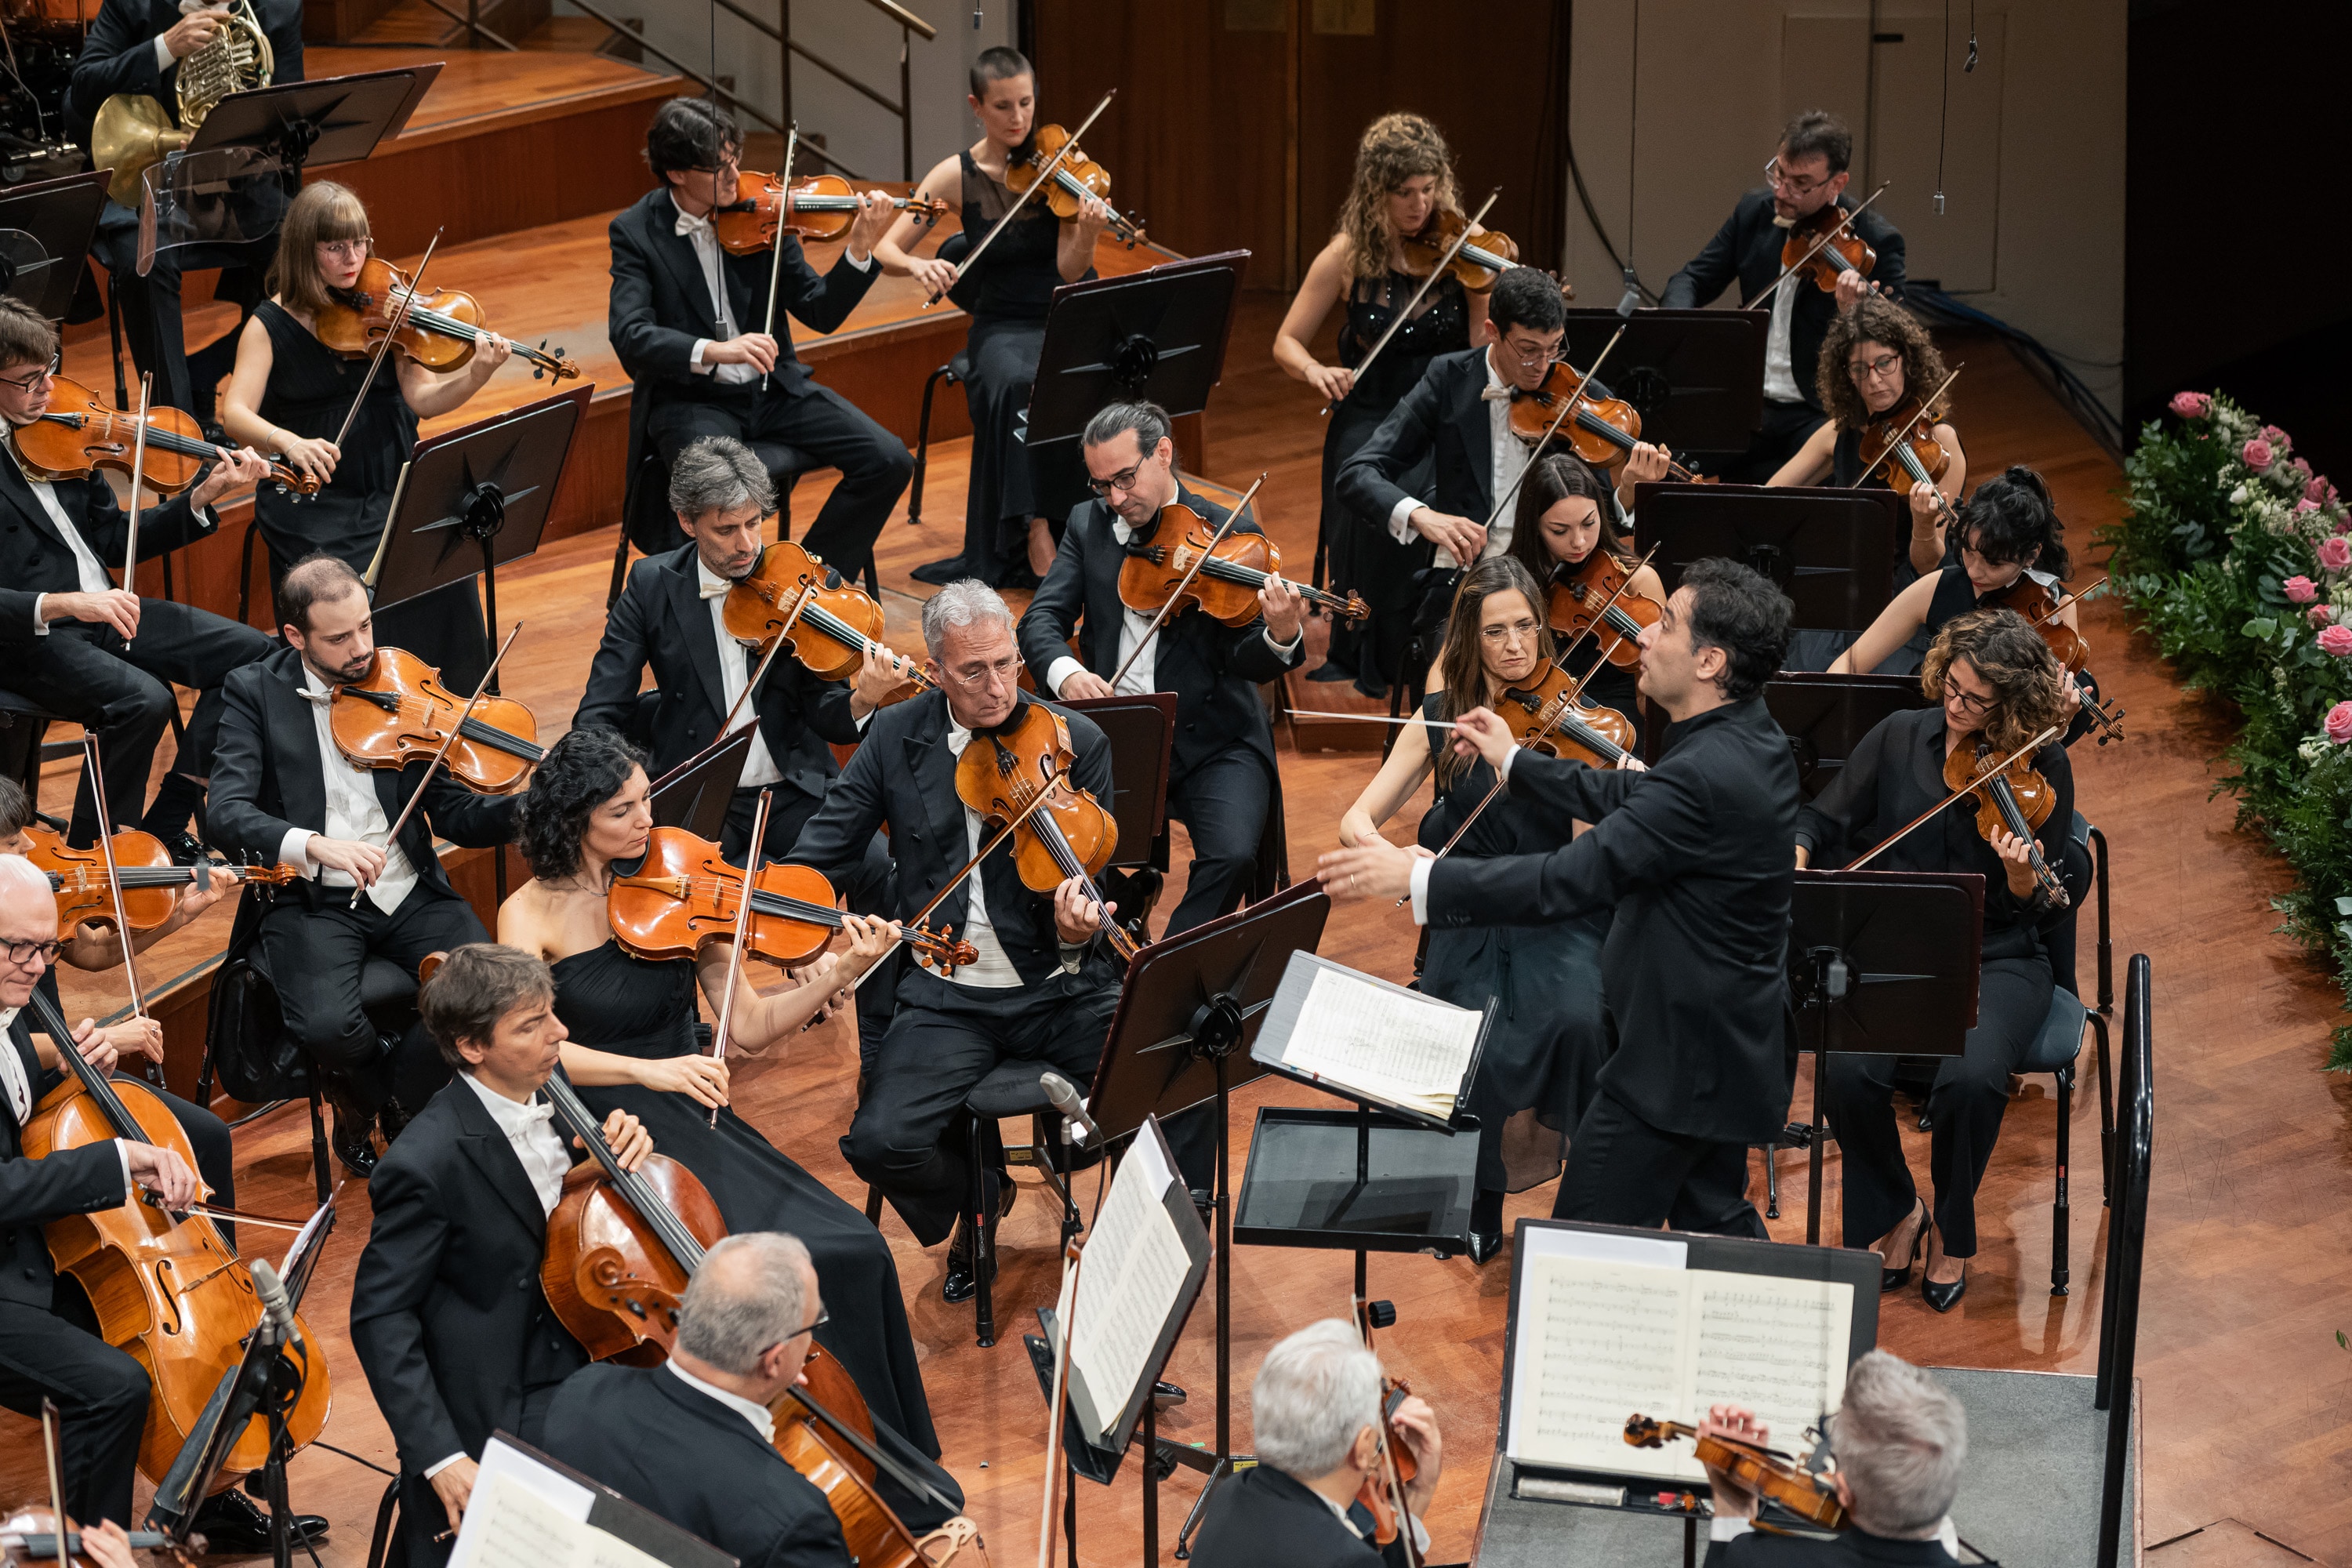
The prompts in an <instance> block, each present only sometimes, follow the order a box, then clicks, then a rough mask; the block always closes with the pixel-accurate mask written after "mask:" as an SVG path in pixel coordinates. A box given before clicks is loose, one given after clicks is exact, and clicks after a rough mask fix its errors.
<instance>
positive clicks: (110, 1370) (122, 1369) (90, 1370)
mask: <svg viewBox="0 0 2352 1568" xmlns="http://www.w3.org/2000/svg"><path fill="white" fill-rule="evenodd" d="M147 1392H148V1381H147V1373H146V1372H145V1371H144V1370H143V1369H142V1367H141V1366H140V1364H139V1363H137V1362H136V1361H134V1360H132V1359H131V1356H130V1355H129V1354H127V1353H126V1352H122V1351H119V1350H116V1349H115V1348H114V1347H113V1346H112V1345H110V1344H108V1343H107V1342H105V1341H104V1340H101V1339H100V1338H99V1337H98V1336H97V1335H96V1334H94V1333H89V1332H86V1331H83V1330H81V1329H79V1328H77V1327H75V1326H74V1325H73V1324H72V1323H70V1322H68V1321H66V1319H64V1318H63V1317H60V1316H59V1315H58V1313H56V1312H54V1311H50V1310H45V1309H43V1308H40V1307H35V1306H30V1305H27V1304H26V1303H24V1302H21V1301H0V1405H5V1406H6V1407H7V1408H8V1409H10V1410H14V1411H16V1412H17V1413H18V1414H19V1415H30V1416H33V1417H35V1418H36V1419H37V1418H38V1417H39V1415H40V1414H41V1401H42V1399H44V1398H49V1399H54V1400H56V1401H57V1403H58V1415H59V1416H60V1431H59V1433H58V1468H60V1469H61V1470H63V1471H64V1476H65V1504H66V1511H67V1512H68V1513H69V1514H71V1515H73V1516H74V1518H75V1519H76V1520H77V1521H80V1522H82V1523H85V1524H88V1523H91V1522H94V1521H100V1520H112V1521H114V1522H115V1523H117V1524H120V1525H122V1526H124V1527H125V1528H126V1529H127V1528H129V1526H130V1524H131V1475H132V1474H133V1472H135V1471H136V1470H137V1468H138V1466H139V1434H140V1432H141V1430H142V1428H143V1427H144V1426H146V1424H147Z"/></svg>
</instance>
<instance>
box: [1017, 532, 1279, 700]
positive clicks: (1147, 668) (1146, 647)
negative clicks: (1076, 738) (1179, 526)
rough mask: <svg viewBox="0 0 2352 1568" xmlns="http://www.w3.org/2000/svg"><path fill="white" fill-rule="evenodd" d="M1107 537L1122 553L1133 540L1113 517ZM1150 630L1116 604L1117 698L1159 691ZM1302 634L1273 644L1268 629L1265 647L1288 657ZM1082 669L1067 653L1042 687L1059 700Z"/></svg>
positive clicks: (1147, 619) (1156, 643)
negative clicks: (1123, 671) (1145, 638)
mask: <svg viewBox="0 0 2352 1568" xmlns="http://www.w3.org/2000/svg"><path fill="white" fill-rule="evenodd" d="M1110 536H1111V537H1112V538H1113V539H1115V540H1117V541H1118V545H1119V548H1120V549H1122V550H1124V549H1126V548H1127V542H1128V541H1129V540H1130V539H1133V538H1134V537H1135V530H1133V529H1131V528H1129V527H1128V526H1127V522H1126V521H1125V520H1124V519H1121V518H1118V517H1114V518H1113V519H1112V520H1111V525H1110ZM1182 613H1183V612H1182V611H1181V610H1180V611H1178V612H1177V614H1178V615H1181V614H1182ZM1175 618H1176V617H1175V616H1170V617H1169V619H1170V620H1173V619H1175ZM1150 629H1151V616H1145V615H1138V614H1137V613H1136V611H1135V609H1134V607H1133V606H1132V605H1129V604H1127V603H1126V602H1125V601H1124V600H1122V601H1121V602H1120V604H1119V622H1118V662H1117V663H1115V664H1113V665H1112V667H1111V668H1113V669H1117V668H1119V666H1121V665H1125V666H1126V668H1127V673H1126V674H1125V675H1123V676H1120V677H1119V680H1118V685H1117V686H1115V687H1113V688H1112V690H1114V691H1115V692H1117V693H1118V695H1119V696H1121V697H1139V696H1141V695H1143V694H1144V693H1145V692H1147V691H1157V690H1159V689H1160V687H1159V685H1158V684H1157V683H1158V680H1159V677H1160V639H1159V638H1158V637H1153V638H1152V639H1151V641H1150V643H1149V644H1144V643H1143V634H1144V633H1146V632H1148V631H1150ZM1167 629H1168V628H1167V627H1166V626H1161V627H1160V630H1161V631H1163V632H1164V631H1166V630H1167ZM1306 635H1307V628H1306V627H1305V626H1300V627H1299V628H1298V632H1297V636H1294V637H1292V638H1291V639H1290V640H1289V641H1288V642H1286V643H1283V642H1276V641H1275V640H1274V632H1273V630H1272V629H1271V628H1269V629H1268V630H1267V631H1266V633H1265V646H1266V647H1270V648H1272V649H1273V650H1274V651H1275V652H1276V653H1278V654H1280V655H1282V657H1283V658H1289V657H1290V655H1291V653H1292V651H1293V650H1295V649H1296V648H1297V647H1298V644H1299V640H1300V638H1302V637H1306ZM1139 644H1141V645H1143V651H1142V652H1141V653H1140V654H1136V652H1135V650H1136V647H1137V646H1138V645H1139ZM1131 654H1132V655H1134V656H1135V662H1134V663H1132V664H1129V663H1128V658H1129V655H1131ZM1085 668H1087V667H1086V666H1085V665H1084V664H1082V663H1080V662H1079V661H1078V660H1076V659H1075V658H1071V657H1070V656H1069V655H1068V654H1064V655H1063V656H1062V657H1061V658H1057V659H1055V661H1054V662H1053V663H1051V664H1049V665H1047V666H1046V667H1045V685H1046V687H1047V689H1050V690H1051V691H1052V692H1053V693H1054V695H1055V696H1056V697H1059V696H1060V695H1061V694H1062V684H1063V682H1065V681H1066V680H1068V679H1070V677H1072V676H1074V675H1076V674H1078V673H1079V672H1080V671H1082V670H1084V669H1085Z"/></svg>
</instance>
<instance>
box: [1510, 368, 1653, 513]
mask: <svg viewBox="0 0 2352 1568" xmlns="http://www.w3.org/2000/svg"><path fill="white" fill-rule="evenodd" d="M1631 325H1633V323H1632V322H1631V321H1620V322H1618V323H1617V330H1616V331H1614V332H1612V333H1611V334H1610V338H1609V341H1608V342H1606V343H1604V344H1603V345H1601V352H1600V353H1598V354H1596V355H1594V356H1593V360H1592V368H1591V370H1588V371H1586V372H1585V373H1584V374H1582V375H1580V376H1579V377H1577V381H1576V390H1575V391H1574V392H1571V393H1570V394H1569V395H1567V396H1566V397H1563V398H1561V399H1560V403H1559V413H1557V414H1555V415H1553V416H1551V423H1550V424H1549V425H1548V426H1544V433H1543V434H1542V435H1540V436H1538V437H1536V444H1535V445H1534V446H1532V447H1528V460H1527V461H1526V462H1524V463H1521V464H1520V465H1519V471H1518V472H1517V473H1516V474H1514V475H1512V476H1511V482H1510V485H1509V487H1508V488H1507V489H1505V490H1504V491H1503V493H1502V496H1501V498H1500V499H1498V500H1496V502H1495V510H1493V511H1490V512H1488V513H1487V514H1486V528H1487V530H1488V531H1492V530H1493V529H1494V526H1495V524H1496V521H1497V520H1499V519H1500V518H1501V517H1502V515H1503V509H1504V508H1505V507H1507V506H1509V505H1510V504H1511V502H1512V500H1515V499H1516V498H1517V495H1518V493H1519V486H1520V485H1522V484H1524V483H1526V482H1527V477H1528V469H1529V468H1534V467H1535V466H1536V459H1537V458H1540V457H1542V456H1543V449H1544V443H1545V442H1547V441H1549V440H1550V439H1551V438H1552V437H1553V436H1555V435H1556V434H1558V433H1559V427H1560V426H1561V425H1562V424H1564V423H1566V422H1567V419H1568V416H1570V415H1571V414H1573V413H1575V412H1576V409H1577V405H1580V404H1581V403H1582V402H1583V401H1584V389H1585V388H1586V387H1588V386H1591V384H1592V378H1593V377H1594V376H1596V375H1599V374H1601V361H1602V360H1605V359H1607V358H1608V357H1609V354H1610V351H1611V350H1612V349H1614V348H1616V346H1617V340H1618V339H1620V338H1622V337H1623V336H1624V335H1625V329H1626V328H1627V327H1629V326H1631ZM1500 341H1501V340H1500V339H1499V338H1498V339H1497V340H1496V342H1500ZM1568 368H1569V369H1570V370H1574V369H1575V368H1576V367H1575V366H1574V365H1570V366H1569V367H1568ZM1509 417H1510V414H1509V411H1508V410H1505V412H1504V418H1505V419H1506V420H1507V419H1508V418H1509Z"/></svg>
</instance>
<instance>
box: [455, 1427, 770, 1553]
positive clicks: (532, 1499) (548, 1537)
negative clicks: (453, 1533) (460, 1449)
mask: <svg viewBox="0 0 2352 1568" xmlns="http://www.w3.org/2000/svg"><path fill="white" fill-rule="evenodd" d="M735 1562H736V1559H735V1558H733V1557H730V1556H729V1555H728V1554H727V1553H726V1552H721V1551H719V1549H718V1548H717V1547H715V1546H713V1545H711V1544H710V1543H709V1542H707V1541H704V1540H703V1539H702V1538H701V1537H699V1536H697V1535H691V1534H688V1532H687V1531H683V1530H680V1529H679V1528H678V1527H677V1526H676V1525H674V1524H672V1523H670V1522H669V1521H667V1520H666V1519H663V1518H662V1517H660V1516H659V1515H658V1514H655V1513H651V1512H648V1511H647V1510H645V1509H642V1508H639V1507H638V1506H637V1505H636V1504H635V1503H633V1502H630V1501H629V1500H626V1499H625V1498H623V1497H622V1496H621V1495H620V1493H618V1492H616V1491H614V1490H613V1489H611V1488H609V1487H600V1486H596V1485H593V1484H592V1483H589V1482H587V1481H585V1480H584V1479H581V1478H580V1477H579V1475H578V1472H576V1471H573V1470H571V1469H568V1468H563V1467H560V1466H558V1465H556V1464H555V1463H554V1462H553V1461H551V1460H550V1459H548V1458H547V1457H546V1456H545V1455H543V1454H541V1453H540V1452H539V1451H538V1450H536V1449H533V1448H527V1447H523V1446H521V1445H520V1444H516V1443H512V1442H510V1441H509V1439H508V1438H507V1437H506V1436H504V1435H503V1434H500V1435H499V1436H493V1437H492V1438H491V1439H490V1440H489V1442H488V1444H486V1445H485V1446H484V1447H483V1449H482V1468H481V1474H480V1475H479V1477H478V1478H477V1479H476V1480H475V1482H474V1495H473V1497H472V1498H471V1499H470V1500H468V1501H467V1504H466V1518H465V1522H464V1524H463V1525H462V1527H461V1528H460V1529H459V1530H458V1531H457V1545H456V1546H454V1547H452V1548H451V1549H450V1552H449V1568H733V1564H734V1563H735Z"/></svg>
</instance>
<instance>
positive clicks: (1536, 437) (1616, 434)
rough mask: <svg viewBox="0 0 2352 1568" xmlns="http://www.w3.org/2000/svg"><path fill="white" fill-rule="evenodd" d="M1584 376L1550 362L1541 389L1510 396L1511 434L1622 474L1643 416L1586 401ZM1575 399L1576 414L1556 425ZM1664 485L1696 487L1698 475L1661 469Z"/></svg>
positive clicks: (1608, 401)
mask: <svg viewBox="0 0 2352 1568" xmlns="http://www.w3.org/2000/svg"><path fill="white" fill-rule="evenodd" d="M1584 383H1585V377H1584V374H1583V373H1582V372H1580V371H1579V370H1578V369H1577V368H1576V367H1575V366H1574V365H1572V364H1570V363H1568V362H1567V361H1566V360H1555V361H1554V362H1553V363H1552V365H1551V368H1550V369H1549V370H1547V371H1545V372H1544V378H1543V384H1541V385H1540V386H1538V387H1537V388H1536V389H1535V390H1534V391H1533V392H1518V391H1514V392H1513V393H1512V395H1511V431H1512V433H1513V434H1514V435H1516V436H1517V437H1519V439H1520V440H1522V441H1527V442H1530V443H1538V442H1541V441H1542V440H1543V438H1544V437H1545V436H1546V435H1547V434H1553V435H1557V436H1558V437H1560V438H1561V439H1564V440H1566V441H1567V442H1568V444H1569V446H1570V447H1571V448H1573V449H1574V451H1575V453H1576V455H1577V456H1578V457H1580V458H1583V459H1584V461H1585V462H1587V463H1588V464H1590V465H1591V466H1592V467H1593V468H1601V469H1608V468H1621V467H1622V466H1623V465H1624V462H1625V459H1626V458H1630V457H1632V456H1633V447H1634V446H1635V445H1636V444H1637V443H1639V442H1640V440H1641V439H1642V416H1641V414H1640V413H1639V412H1638V411H1637V410H1636V409H1635V408H1634V407H1633V405H1632V404H1630V403H1627V402H1625V401H1623V400H1622V399H1621V398H1615V397H1592V396H1588V395H1585V392H1584ZM1567 398H1574V399H1575V400H1576V405H1575V409H1574V411H1573V412H1572V413H1570V415H1569V416H1568V417H1567V418H1566V419H1565V420H1559V427H1558V429H1557V430H1556V431H1555V430H1554V428H1553V426H1554V422H1555V420H1558V419H1559V405H1560V403H1561V401H1562V400H1563V399H1567ZM1666 475H1667V477H1668V478H1669V479H1682V480H1685V481H1686V482H1690V481H1696V479H1697V478H1698V476H1697V475H1696V474H1694V473H1692V472H1691V471H1690V470H1689V469H1688V468H1685V467H1683V466H1682V465H1681V464H1680V463H1676V462H1673V461H1671V460H1670V461H1669V462H1668V463H1667V464H1666Z"/></svg>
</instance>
